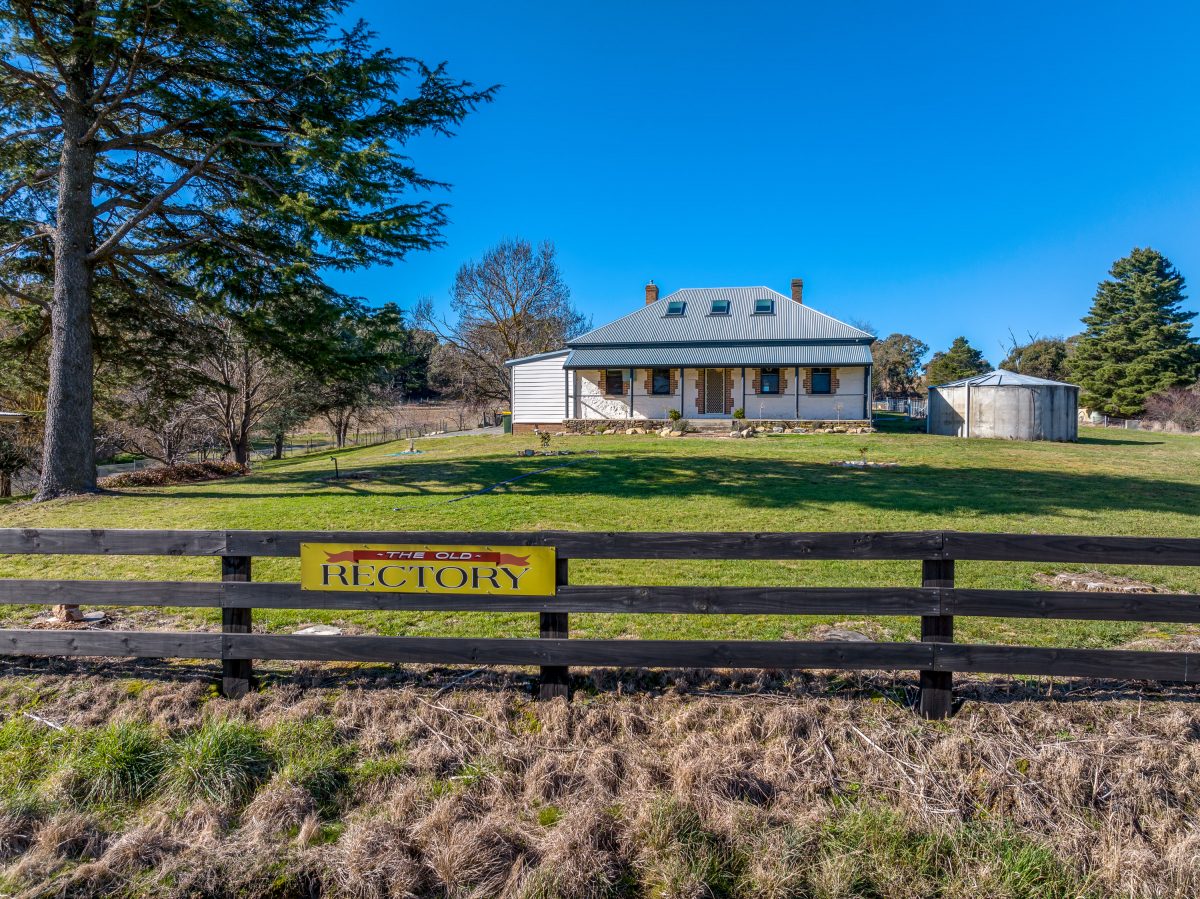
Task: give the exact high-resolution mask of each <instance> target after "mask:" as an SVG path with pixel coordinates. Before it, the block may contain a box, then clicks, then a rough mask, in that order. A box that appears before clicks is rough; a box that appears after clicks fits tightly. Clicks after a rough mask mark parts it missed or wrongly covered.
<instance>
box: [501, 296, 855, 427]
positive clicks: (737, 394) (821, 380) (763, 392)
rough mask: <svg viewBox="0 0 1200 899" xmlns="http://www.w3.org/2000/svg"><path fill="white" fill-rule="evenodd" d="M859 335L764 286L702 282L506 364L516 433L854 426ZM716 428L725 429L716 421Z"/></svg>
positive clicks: (796, 299) (650, 300)
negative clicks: (680, 421)
mask: <svg viewBox="0 0 1200 899" xmlns="http://www.w3.org/2000/svg"><path fill="white" fill-rule="evenodd" d="M874 340H875V338H874V337H873V336H872V335H871V334H868V333H867V332H865V331H862V330H860V329H858V328H855V327H852V326H850V325H848V324H846V323H845V322H840V321H838V320H837V319H835V318H831V317H830V316H828V315H825V314H824V313H823V312H818V311H817V310H816V309H813V308H812V307H810V306H806V305H804V282H803V281H802V280H801V279H800V278H796V279H794V280H793V281H792V289H791V296H785V295H784V294H781V293H779V292H777V291H774V290H772V289H771V288H769V287H703V288H690V289H686V290H678V291H676V292H675V293H672V294H668V295H667V296H665V297H662V298H661V299H660V298H659V295H658V287H657V286H655V284H654V283H653V282H651V283H650V284H647V285H646V302H645V305H644V306H642V308H640V309H638V310H637V311H635V312H631V313H629V314H628V315H626V316H624V317H622V318H619V319H617V320H616V321H614V322H612V323H611V324H607V325H605V326H604V327H602V328H596V329H595V330H593V331H589V332H588V333H586V334H583V335H581V336H579V337H576V338H574V339H572V340H569V341H567V345H566V347H564V348H563V349H560V350H556V351H553V352H549V353H540V354H538V355H536V356H527V357H525V358H523V359H512V360H510V361H509V362H508V363H507V365H508V366H509V372H510V375H511V380H512V397H513V401H512V406H513V408H512V413H513V430H514V431H515V432H518V433H519V432H528V431H532V430H534V429H541V430H547V429H553V430H560V429H562V430H570V431H578V432H587V431H593V430H596V429H597V428H598V427H604V428H608V427H617V428H622V427H636V426H645V425H648V424H653V423H660V422H666V421H667V420H669V418H670V415H671V413H672V411H677V412H678V413H679V415H680V416H681V417H683V418H686V419H688V420H689V421H691V422H692V423H693V424H695V425H696V426H698V427H706V426H707V427H720V426H726V427H727V426H728V424H729V421H730V420H731V419H733V418H734V417H735V412H736V410H739V409H740V410H743V412H744V416H745V418H746V419H748V420H751V421H762V422H772V423H777V424H782V425H788V426H820V425H823V424H826V423H842V424H847V425H850V424H855V425H862V424H867V423H869V420H870V417H871V408H870V396H869V392H870V391H869V385H870V383H871V344H872V343H873V342H874ZM722 423H723V424H722Z"/></svg>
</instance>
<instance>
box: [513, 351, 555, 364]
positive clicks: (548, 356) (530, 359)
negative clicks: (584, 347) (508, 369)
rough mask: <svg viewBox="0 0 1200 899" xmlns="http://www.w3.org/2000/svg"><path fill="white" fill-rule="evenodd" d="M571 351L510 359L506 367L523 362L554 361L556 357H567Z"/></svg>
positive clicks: (535, 354)
mask: <svg viewBox="0 0 1200 899" xmlns="http://www.w3.org/2000/svg"><path fill="white" fill-rule="evenodd" d="M569 352H571V351H570V350H551V351H550V352H548V353H534V354H533V355H532V356H522V357H521V358H520V359H509V360H508V361H507V362H505V363H504V364H505V365H520V364H521V363H522V362H537V361H538V360H539V359H553V358H554V357H555V356H565V355H566V354H567V353H569Z"/></svg>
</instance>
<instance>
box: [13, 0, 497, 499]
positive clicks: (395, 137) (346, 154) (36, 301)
mask: <svg viewBox="0 0 1200 899" xmlns="http://www.w3.org/2000/svg"><path fill="white" fill-rule="evenodd" d="M347 6H348V0H277V2H270V3H265V2H249V3H229V2H225V0H39V2H37V3H31V2H28V0H19V2H10V3H0V290H2V291H3V292H6V293H9V294H12V295H15V296H18V297H19V298H20V299H22V301H23V302H25V303H28V304H29V305H30V306H31V307H35V308H38V309H40V310H43V311H44V318H45V326H46V331H47V333H50V334H51V340H50V347H49V383H48V391H47V392H48V398H47V406H46V434H45V450H44V457H43V464H42V481H41V485H40V489H39V491H38V496H39V498H50V497H54V496H60V495H64V494H69V493H76V492H81V491H88V490H92V489H94V488H95V453H94V433H93V431H94V428H93V397H94V380H95V378H94V371H95V365H94V363H95V358H96V347H95V345H94V341H93V335H94V334H95V333H96V329H95V325H96V320H97V318H99V317H103V316H104V315H105V314H106V313H107V312H108V311H110V310H111V308H112V306H113V305H114V304H113V303H112V302H110V300H109V299H108V298H112V297H123V298H126V299H128V300H129V302H127V303H125V305H126V307H132V308H136V309H138V310H139V312H148V311H154V312H158V313H161V314H162V316H163V317H170V316H171V315H172V314H174V313H175V312H176V311H177V310H178V309H179V307H180V306H186V305H187V304H188V303H191V302H194V301H195V297H196V296H197V295H199V296H202V297H206V298H209V301H210V302H219V303H220V304H221V305H222V306H223V307H225V308H224V309H222V310H219V311H223V312H228V313H232V314H234V315H242V314H245V313H247V312H248V311H250V312H254V311H258V309H259V307H260V306H262V305H263V304H264V303H267V304H269V303H272V302H274V301H275V300H276V299H278V298H285V297H286V296H287V295H288V294H289V293H292V292H294V291H303V292H308V293H311V292H312V291H313V290H314V289H316V288H319V287H321V286H323V280H322V273H323V272H326V271H333V270H347V269H352V268H355V267H359V266H363V265H367V264H370V263H373V262H380V261H387V260H395V259H400V258H402V257H403V256H404V255H405V254H406V253H408V252H409V251H412V250H420V249H426V248H429V247H431V246H435V245H437V244H438V243H439V242H440V238H439V234H440V229H441V226H442V225H443V223H444V222H445V214H444V209H443V207H442V206H441V205H440V204H438V203H436V202H431V201H429V200H427V199H424V198H422V197H420V196H419V195H418V194H419V193H420V192H421V191H423V190H425V189H428V188H432V187H438V186H440V185H439V183H438V182H436V181H433V180H432V179H430V178H428V177H426V176H424V175H422V174H421V173H419V172H418V171H417V170H416V168H415V167H414V164H413V162H412V160H411V159H410V158H408V157H407V156H406V155H405V154H404V148H405V145H406V144H407V143H409V142H410V141H411V140H412V139H413V138H414V137H416V136H417V135H420V134H422V133H427V132H432V133H442V134H446V133H449V131H450V129H451V128H452V127H453V126H454V125H455V124H457V123H458V122H460V121H461V120H462V119H463V117H464V116H465V115H466V114H467V113H468V112H469V111H470V110H471V109H472V108H473V107H474V106H476V105H477V104H479V103H481V102H484V101H486V100H488V99H490V98H491V96H492V91H491V90H483V91H479V90H475V89H473V88H472V87H471V86H470V85H469V84H467V83H464V82H457V81H454V80H453V79H451V78H449V77H448V76H447V74H446V72H445V71H444V70H443V69H442V68H441V67H437V68H429V67H426V66H425V65H423V64H422V63H420V62H419V61H417V60H414V59H410V58H406V57H398V56H395V55H393V54H392V53H390V52H389V51H387V50H382V49H379V48H376V47H375V46H373V35H372V34H371V32H370V31H369V30H368V29H367V28H366V26H365V25H363V24H362V23H359V24H357V25H354V24H351V25H349V26H348V27H344V26H343V16H344V14H345V13H346V8H347ZM406 90H411V91H412V94H411V95H410V96H408V97H405V96H403V93H404V92H405V91H406ZM265 317H266V318H270V316H269V315H268V316H265Z"/></svg>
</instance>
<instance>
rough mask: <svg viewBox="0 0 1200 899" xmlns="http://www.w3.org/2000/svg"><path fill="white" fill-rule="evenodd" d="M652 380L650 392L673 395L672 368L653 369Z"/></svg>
mask: <svg viewBox="0 0 1200 899" xmlns="http://www.w3.org/2000/svg"><path fill="white" fill-rule="evenodd" d="M650 382H651V383H650V392H651V393H652V394H654V395H655V396H670V395H671V369H669V368H655V369H653V370H652V371H651V376H650Z"/></svg>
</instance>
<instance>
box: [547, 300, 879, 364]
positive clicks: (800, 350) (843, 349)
mask: <svg viewBox="0 0 1200 899" xmlns="http://www.w3.org/2000/svg"><path fill="white" fill-rule="evenodd" d="M789 302H791V301H790V300H789ZM870 364H871V348H870V347H869V346H867V345H866V344H862V343H859V344H853V343H851V344H797V343H790V344H788V343H784V344H750V345H747V344H741V345H737V344H730V345H726V346H692V347H688V346H675V347H668V346H658V347H655V346H640V347H582V348H576V349H572V350H571V355H570V356H568V357H567V361H566V362H565V363H564V364H563V367H564V368H655V367H660V368H668V367H670V368H676V367H688V368H706V367H717V366H720V367H722V368H725V367H736V366H740V365H783V366H786V365H818V366H826V365H830V366H833V365H870Z"/></svg>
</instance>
